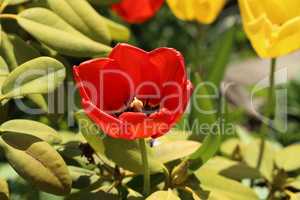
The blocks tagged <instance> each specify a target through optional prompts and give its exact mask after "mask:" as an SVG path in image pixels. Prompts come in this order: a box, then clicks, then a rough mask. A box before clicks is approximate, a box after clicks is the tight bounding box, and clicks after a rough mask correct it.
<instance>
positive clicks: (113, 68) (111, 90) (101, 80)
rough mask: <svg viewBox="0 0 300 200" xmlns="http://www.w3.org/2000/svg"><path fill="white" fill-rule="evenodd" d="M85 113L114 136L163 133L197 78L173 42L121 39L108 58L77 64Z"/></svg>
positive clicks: (146, 135) (143, 136)
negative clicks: (146, 44) (145, 45)
mask: <svg viewBox="0 0 300 200" xmlns="http://www.w3.org/2000/svg"><path fill="white" fill-rule="evenodd" d="M74 77H75V80H76V82H77V86H78V88H79V91H80V95H81V97H82V106H83V108H84V110H85V112H86V114H87V115H88V116H89V117H90V119H91V120H93V121H94V122H95V123H96V124H97V125H99V126H100V128H101V129H102V131H103V132H104V133H105V134H107V135H109V136H111V137H114V138H123V139H129V140H133V139H137V138H147V137H153V138H155V137H159V136H161V135H163V134H165V133H166V132H168V131H169V130H170V128H171V127H172V126H173V125H174V124H175V123H176V122H177V121H178V119H179V118H180V117H181V115H182V114H183V112H184V111H185V109H186V106H187V104H188V101H189V98H190V95H191V93H192V84H191V82H190V81H189V80H187V75H186V71H185V64H184V59H183V57H182V55H181V54H180V52H178V51H176V50H175V49H171V48H158V49H155V50H153V51H151V52H146V51H143V50H142V49H139V48H136V47H134V46H130V45H128V44H118V45H117V46H116V47H114V49H113V51H112V52H111V53H110V55H109V56H108V58H99V59H94V60H89V61H86V62H84V63H82V64H80V65H79V66H75V67H74Z"/></svg>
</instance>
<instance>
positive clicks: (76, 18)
mask: <svg viewBox="0 0 300 200" xmlns="http://www.w3.org/2000/svg"><path fill="white" fill-rule="evenodd" d="M47 3H48V5H49V7H50V8H51V9H52V10H53V11H54V12H55V13H56V14H58V15H59V16H60V17H61V18H63V19H64V20H65V21H66V22H68V23H69V24H70V25H72V26H73V27H75V28H76V29H77V30H78V31H80V32H82V33H84V34H85V35H87V36H88V37H90V38H92V39H93V40H95V41H98V42H102V43H106V44H109V43H110V40H111V36H110V32H109V30H108V27H107V24H106V22H105V21H104V20H103V18H102V17H101V16H100V15H99V14H98V13H97V12H96V10H95V9H94V8H93V7H92V6H91V5H90V4H89V3H88V2H87V1H86V0H47ZM87 13H88V14H87Z"/></svg>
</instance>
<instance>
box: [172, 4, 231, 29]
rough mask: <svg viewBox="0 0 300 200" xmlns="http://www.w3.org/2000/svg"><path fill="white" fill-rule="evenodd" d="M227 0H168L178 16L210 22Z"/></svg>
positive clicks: (183, 18) (205, 22) (184, 18)
mask: <svg viewBox="0 0 300 200" xmlns="http://www.w3.org/2000/svg"><path fill="white" fill-rule="evenodd" d="M225 2H226V0H167V3H168V5H169V7H170V9H171V10H172V12H173V13H174V15H175V16H176V17H178V18H179V19H181V20H197V21H199V22H200V23H204V24H210V23H212V22H214V21H215V19H216V18H217V17H218V15H219V13H220V12H221V10H222V9H223V7H224V5H225Z"/></svg>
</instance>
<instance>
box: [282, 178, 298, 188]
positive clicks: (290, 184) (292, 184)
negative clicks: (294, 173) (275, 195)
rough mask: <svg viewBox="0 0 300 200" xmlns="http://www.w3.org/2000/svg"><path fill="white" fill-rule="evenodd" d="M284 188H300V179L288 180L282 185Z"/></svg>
mask: <svg viewBox="0 0 300 200" xmlns="http://www.w3.org/2000/svg"><path fill="white" fill-rule="evenodd" d="M284 187H285V188H293V189H296V190H300V180H299V179H295V180H288V181H287V183H286V184H285V185H284Z"/></svg>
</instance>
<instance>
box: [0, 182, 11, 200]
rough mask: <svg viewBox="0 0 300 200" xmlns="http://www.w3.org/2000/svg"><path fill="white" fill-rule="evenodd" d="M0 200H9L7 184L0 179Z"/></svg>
mask: <svg viewBox="0 0 300 200" xmlns="http://www.w3.org/2000/svg"><path fill="white" fill-rule="evenodd" d="M0 200H9V189H8V184H7V182H6V181H5V180H3V179H1V178H0Z"/></svg>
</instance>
